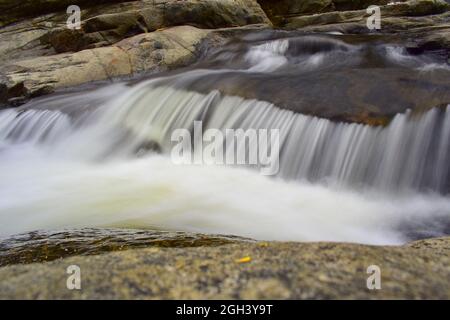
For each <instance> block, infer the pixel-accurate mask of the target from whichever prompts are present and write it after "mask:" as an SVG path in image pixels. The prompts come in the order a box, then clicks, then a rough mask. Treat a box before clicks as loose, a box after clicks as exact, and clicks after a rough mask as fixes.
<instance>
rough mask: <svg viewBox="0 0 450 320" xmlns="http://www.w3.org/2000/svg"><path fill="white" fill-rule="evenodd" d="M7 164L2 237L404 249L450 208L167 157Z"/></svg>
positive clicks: (26, 153)
mask: <svg viewBox="0 0 450 320" xmlns="http://www.w3.org/2000/svg"><path fill="white" fill-rule="evenodd" d="M0 163H1V165H0V172H1V176H0V190H2V199H1V201H0V220H1V223H0V234H1V235H2V236H5V235H12V234H16V233H20V232H26V231H32V230H37V229H60V228H66V227H92V226H95V227H107V226H114V227H136V228H154V227H156V228H162V229H174V230H187V231H199V232H211V233H225V234H237V235H241V236H248V237H253V238H257V239H267V240H270V239H275V240H304V241H314V240H330V241H353V242H363V243H377V244H394V243H401V242H402V241H405V238H404V235H403V234H402V232H400V231H399V229H398V228H400V227H401V226H402V224H404V223H405V222H408V221H409V220H411V221H414V220H415V219H417V218H423V217H424V216H425V217H426V218H428V219H433V218H439V217H442V216H444V217H445V215H446V214H448V212H449V209H450V200H449V199H448V198H444V197H440V196H432V195H428V196H424V195H416V196H413V197H411V196H409V197H405V198H395V197H387V196H385V195H384V196H380V195H376V194H372V195H368V194H366V195H363V194H360V193H357V192H352V191H345V190H335V189H331V188H326V187H323V186H319V185H316V186H314V185H311V184H308V183H286V182H284V181H281V180H275V179H268V178H266V177H264V176H261V175H259V174H257V173H256V172H254V171H251V170H244V169H232V168H225V167H213V166H177V165H173V164H172V163H171V161H170V159H169V158H167V157H165V156H160V155H151V156H148V157H145V158H141V159H132V160H126V161H112V162H108V163H101V164H99V163H83V162H79V161H73V162H71V161H58V160H52V159H50V158H49V157H48V155H46V154H45V153H42V152H40V151H39V150H36V149H35V148H33V147H25V146H24V147H23V148H18V149H17V150H15V151H14V152H12V153H9V154H8V155H4V154H2V156H1V158H0Z"/></svg>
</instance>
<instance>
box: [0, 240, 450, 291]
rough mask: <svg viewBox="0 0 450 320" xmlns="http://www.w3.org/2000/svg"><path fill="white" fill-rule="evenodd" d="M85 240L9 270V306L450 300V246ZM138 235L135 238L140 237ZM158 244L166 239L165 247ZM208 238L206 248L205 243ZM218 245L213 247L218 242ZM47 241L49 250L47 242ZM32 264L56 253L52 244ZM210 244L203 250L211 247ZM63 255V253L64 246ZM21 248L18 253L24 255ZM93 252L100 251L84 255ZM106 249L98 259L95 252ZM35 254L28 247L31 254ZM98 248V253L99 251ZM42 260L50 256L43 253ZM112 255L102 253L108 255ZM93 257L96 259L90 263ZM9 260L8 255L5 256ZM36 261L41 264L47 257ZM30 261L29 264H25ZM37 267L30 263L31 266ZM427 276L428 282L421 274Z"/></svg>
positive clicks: (0, 272)
mask: <svg viewBox="0 0 450 320" xmlns="http://www.w3.org/2000/svg"><path fill="white" fill-rule="evenodd" d="M135 234H136V236H135V238H136V240H135V241H137V243H138V245H137V246H138V247H140V246H142V245H144V246H145V243H147V248H143V249H131V250H126V251H121V252H110V253H105V252H106V251H110V250H121V249H120V244H123V245H124V246H125V249H126V248H127V247H128V248H129V247H130V243H132V242H133V237H132V233H129V235H126V236H125V237H124V236H119V237H118V239H119V240H122V241H116V240H115V238H117V237H115V236H114V234H110V235H109V236H108V237H107V238H106V239H98V240H99V241H98V242H97V243H98V246H97V247H96V243H95V241H92V240H95V237H92V239H91V240H89V241H84V240H83V239H82V238H80V237H79V234H77V238H75V239H76V240H75V239H73V240H72V241H70V240H68V239H69V236H66V237H65V238H64V240H62V244H63V246H62V247H65V248H67V249H68V250H67V252H66V253H64V252H63V250H60V251H59V252H60V257H67V256H70V255H73V254H74V253H73V251H74V250H75V251H76V249H77V248H78V249H79V251H80V254H83V255H82V256H75V257H69V258H63V259H58V260H55V261H51V262H46V263H33V264H25V265H18V264H17V265H9V266H6V267H3V268H0V279H2V281H1V282H0V298H1V299H373V298H377V299H449V298H450V283H449V282H448V281H446V280H447V279H449V278H450V256H449V254H448V253H449V250H450V239H449V238H441V239H433V240H424V241H418V242H414V243H411V244H408V245H405V246H385V247H383V246H367V245H360V244H344V243H325V242H322V243H298V242H297V243H294V242H290V243H289V242H255V241H248V240H244V239H237V238H229V237H218V236H205V235H197V234H186V233H180V234H179V235H174V234H173V233H172V235H169V237H168V238H170V239H168V241H165V237H167V236H165V235H164V234H162V233H161V232H156V233H155V235H154V236H152V235H151V231H148V232H145V233H142V232H140V231H135ZM130 236H131V237H130ZM158 237H161V239H160V240H159V241H158ZM202 239H203V240H202ZM209 239H210V240H209ZM39 242H40V247H41V249H39V248H38V247H39V246H38V245H36V244H37V243H39ZM39 242H34V244H35V245H34V246H29V247H28V250H26V251H25V252H23V254H22V256H28V257H29V258H30V260H32V258H33V256H34V253H35V252H36V250H37V251H38V254H37V255H36V256H37V257H40V256H43V254H42V253H44V252H45V251H46V252H47V253H48V255H50V256H51V257H53V258H57V257H55V256H54V253H55V251H54V249H55V248H54V247H52V246H51V245H48V244H49V243H50V244H51V240H50V241H49V240H46V239H45V238H44V239H42V240H40V241H39ZM202 243H203V244H202ZM62 247H61V248H62ZM14 248H15V247H12V251H14ZM86 248H88V249H89V248H90V250H87V252H86V250H84V249H86ZM95 248H97V251H96V250H95ZM25 249H26V248H25ZM93 249H94V250H93ZM39 252H41V254H40V255H39ZM100 253H102V254H100ZM85 254H88V255H87V256H86V255H85ZM3 257H6V258H7V256H5V255H3ZM36 261H40V260H39V259H37V260H36ZM24 262H27V261H24ZM28 262H29V261H28ZM70 265H78V266H79V267H80V268H81V287H82V290H67V287H66V283H67V277H68V275H67V273H66V270H67V267H68V266H70ZM372 265H376V266H378V267H379V268H380V271H381V275H380V276H381V290H369V289H368V287H367V280H368V277H369V276H370V274H368V273H367V269H368V267H369V266H372ZM418 275H420V276H418Z"/></svg>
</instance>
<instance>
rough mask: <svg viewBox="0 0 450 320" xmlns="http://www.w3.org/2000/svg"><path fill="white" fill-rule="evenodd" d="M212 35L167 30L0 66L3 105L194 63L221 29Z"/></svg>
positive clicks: (184, 29)
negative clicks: (4, 92)
mask: <svg viewBox="0 0 450 320" xmlns="http://www.w3.org/2000/svg"><path fill="white" fill-rule="evenodd" d="M215 32H216V31H215V30H214V31H213V30H206V29H197V28H194V27H189V26H180V27H173V28H168V29H164V30H159V31H155V32H152V33H144V34H141V35H137V36H134V37H131V38H127V39H125V40H123V41H121V42H118V43H116V44H114V45H112V46H109V47H101V48H95V49H88V50H83V51H79V52H75V53H63V54H58V55H51V56H43V57H37V58H30V59H24V60H19V61H13V62H10V63H7V64H5V65H3V66H0V73H1V74H3V81H2V82H3V84H4V85H6V87H7V91H8V95H7V97H8V98H9V100H11V99H21V100H22V99H24V98H29V97H31V96H36V95H38V94H39V93H43V91H42V90H44V89H45V91H44V92H46V93H48V92H51V91H53V90H55V89H57V88H63V87H71V86H76V85H80V84H84V83H88V82H92V81H99V80H111V79H113V78H117V77H123V76H132V75H136V74H139V73H142V72H150V71H164V70H170V69H173V68H177V67H181V66H185V65H187V64H189V63H191V62H193V61H195V59H196V58H197V55H198V53H199V47H200V44H201V42H202V41H204V40H205V39H206V38H207V37H210V38H214V37H215V36H216V35H217V37H218V38H220V34H221V30H220V29H218V30H217V33H215ZM236 32H239V28H237V30H236ZM209 40H210V41H212V39H209ZM217 41H219V40H217ZM219 42H220V41H219ZM19 87H20V88H21V89H20V90H18V89H17V88H19ZM9 100H8V101H9Z"/></svg>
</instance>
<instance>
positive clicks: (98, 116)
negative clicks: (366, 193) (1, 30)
mask: <svg viewBox="0 0 450 320" xmlns="http://www.w3.org/2000/svg"><path fill="white" fill-rule="evenodd" d="M165 81H166V80H165ZM449 114H450V107H447V109H446V110H440V109H433V110H430V111H428V112H427V113H425V114H423V115H413V114H412V113H411V112H407V113H405V114H398V115H397V116H396V117H395V118H394V119H393V120H392V121H391V123H390V124H389V125H388V126H387V127H371V126H367V125H362V124H348V123H335V122H332V121H330V120H327V119H320V118H316V117H310V116H305V115H300V114H295V113H293V112H292V111H288V110H282V109H279V108H277V107H276V106H274V105H272V104H270V103H268V102H264V101H257V100H245V99H242V98H239V97H231V96H222V95H221V94H220V93H219V92H218V91H211V92H210V93H209V94H206V95H205V94H200V93H195V92H189V91H185V90H180V89H174V88H172V87H168V86H166V83H165V85H164V86H159V82H158V81H155V80H152V81H149V82H147V83H144V84H141V85H139V86H137V87H136V88H132V89H130V90H129V92H126V93H125V94H124V95H123V96H122V97H121V98H120V99H116V101H114V102H109V103H106V104H105V105H103V106H101V107H99V108H97V109H96V110H95V111H94V112H93V115H92V116H91V117H88V118H86V119H88V120H84V121H81V122H80V121H78V122H77V121H76V119H75V120H72V121H71V120H70V119H69V117H68V116H67V115H65V114H63V113H61V112H59V111H42V110H27V111H21V112H17V111H13V110H6V111H3V112H1V113H0V138H1V139H2V141H3V143H5V142H8V143H20V142H26V141H28V142H30V143H40V144H51V145H52V146H53V147H54V148H53V149H54V150H58V145H60V149H61V150H64V152H65V153H67V150H72V152H71V153H70V154H71V155H73V156H75V157H76V156H78V157H81V158H83V157H86V158H88V159H92V158H96V157H98V156H99V155H101V156H102V158H104V157H115V156H131V155H132V154H133V153H134V152H135V151H136V150H137V149H139V146H140V145H143V144H146V143H148V142H155V143H157V144H159V145H160V147H161V149H162V150H163V151H164V152H169V151H170V148H171V147H172V142H171V140H170V138H171V133H172V132H173V130H175V129H178V128H186V129H192V127H193V123H194V121H196V120H202V121H203V126H204V129H208V128H215V129H220V130H225V129H237V128H242V129H250V128H252V129H279V130H280V139H281V140H280V143H281V154H280V173H279V175H280V176H281V177H283V178H286V179H299V180H302V179H305V180H309V181H312V182H317V181H319V182H324V181H326V182H329V183H338V184H343V185H347V186H353V187H361V186H364V185H368V186H373V187H375V188H377V189H380V190H387V191H389V192H391V191H395V190H406V189H412V190H432V191H438V192H447V191H448V187H449V186H448V181H449V163H450V152H449V151H450V115H449ZM241 147H245V146H241ZM54 150H53V151H54ZM56 153H57V152H56Z"/></svg>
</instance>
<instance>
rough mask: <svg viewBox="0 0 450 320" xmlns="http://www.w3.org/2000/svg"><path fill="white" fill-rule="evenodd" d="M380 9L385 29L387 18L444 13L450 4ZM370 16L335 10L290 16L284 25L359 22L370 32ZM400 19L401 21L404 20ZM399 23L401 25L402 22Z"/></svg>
mask: <svg viewBox="0 0 450 320" xmlns="http://www.w3.org/2000/svg"><path fill="white" fill-rule="evenodd" d="M380 9H381V17H382V20H381V24H382V30H383V31H385V23H386V18H390V17H415V16H425V15H433V14H439V13H444V12H447V11H448V10H449V9H450V5H449V4H447V3H446V2H445V1H443V0H411V1H407V2H403V3H396V4H393V5H385V6H380ZM369 16H370V14H368V13H367V12H366V10H365V9H364V10H356V11H343V12H339V11H335V12H328V13H322V14H315V15H308V16H297V17H288V18H286V19H285V21H284V24H283V26H284V27H285V28H286V29H297V28H303V27H306V26H312V25H326V24H337V23H352V22H359V23H360V25H362V26H364V27H365V29H366V32H369V31H370V30H369V29H368V28H367V27H366V21H367V18H368V17H369ZM398 21H399V22H401V21H402V20H398ZM391 24H392V23H391ZM399 24H400V25H401V23H399ZM391 27H392V26H391Z"/></svg>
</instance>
